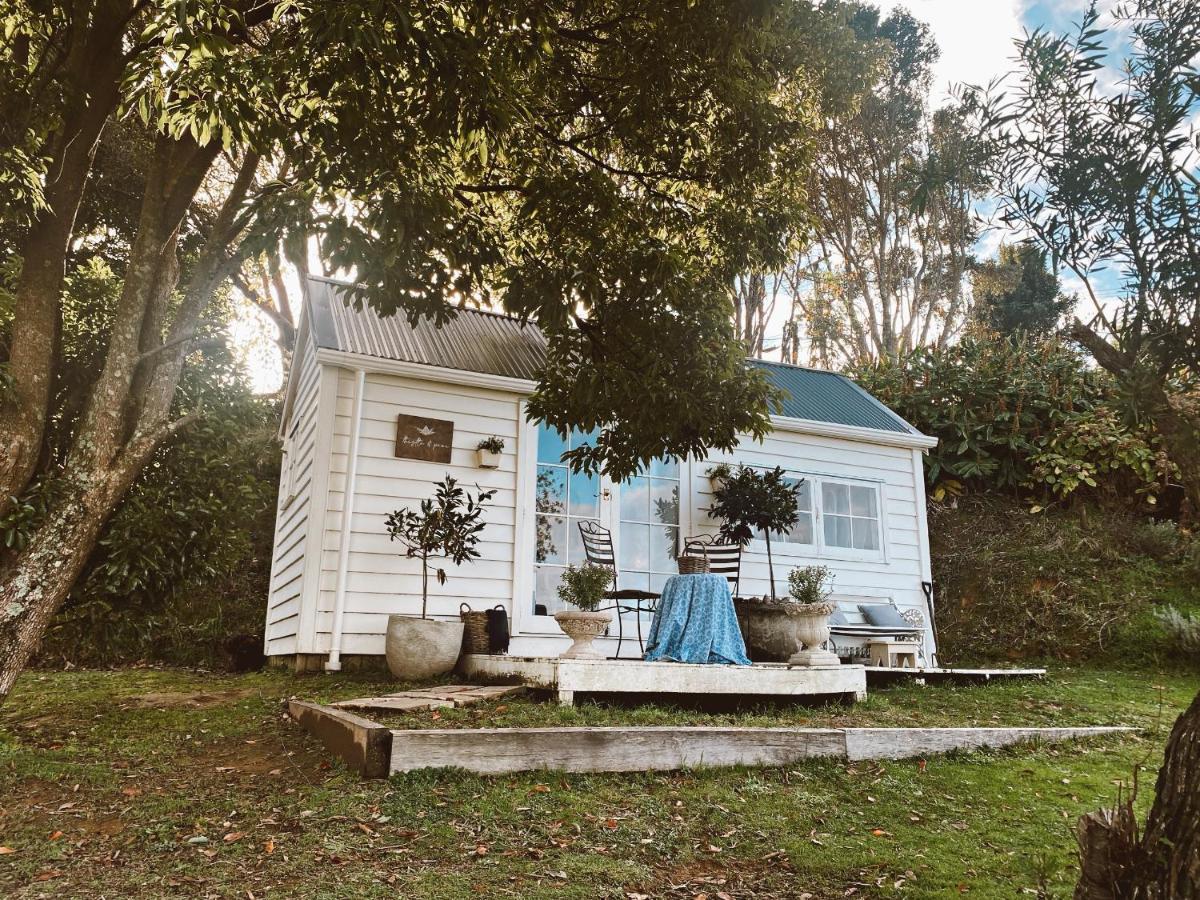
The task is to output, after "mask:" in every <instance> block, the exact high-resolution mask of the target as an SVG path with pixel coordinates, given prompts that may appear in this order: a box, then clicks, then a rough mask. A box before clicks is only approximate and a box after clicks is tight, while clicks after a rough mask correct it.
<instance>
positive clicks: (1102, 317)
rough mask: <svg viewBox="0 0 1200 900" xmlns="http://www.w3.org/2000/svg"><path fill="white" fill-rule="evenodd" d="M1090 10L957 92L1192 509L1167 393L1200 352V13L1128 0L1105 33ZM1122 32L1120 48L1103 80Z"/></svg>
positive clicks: (1015, 219) (993, 165)
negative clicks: (1078, 298)
mask: <svg viewBox="0 0 1200 900" xmlns="http://www.w3.org/2000/svg"><path fill="white" fill-rule="evenodd" d="M1100 17H1101V13H1100V11H1099V10H1098V9H1097V7H1096V5H1095V4H1092V5H1091V6H1089V7H1088V8H1087V10H1086V12H1085V13H1084V14H1083V17H1082V20H1081V22H1080V23H1079V27H1078V28H1077V29H1076V30H1075V32H1074V33H1073V34H1071V35H1066V36H1059V35H1055V34H1052V33H1049V32H1047V31H1045V30H1038V31H1035V32H1034V33H1032V34H1031V35H1029V36H1028V37H1027V38H1026V39H1024V40H1023V41H1021V42H1019V45H1018V49H1019V56H1018V68H1017V70H1016V72H1015V73H1013V76H1011V77H1010V78H1009V79H1007V80H1006V81H1002V82H1000V83H997V84H993V85H991V86H990V87H989V88H988V90H986V91H979V90H975V91H972V92H970V93H969V94H968V96H967V100H968V102H969V103H970V104H971V105H972V106H973V107H974V109H975V118H976V121H977V124H978V128H979V130H980V132H981V134H982V135H983V137H984V139H985V142H986V144H987V147H988V163H987V168H988V170H989V174H990V177H991V180H992V181H993V182H994V185H995V190H996V193H997V196H998V202H999V213H1000V216H1001V218H1002V219H1003V220H1004V221H1005V222H1006V223H1007V224H1008V225H1009V226H1011V227H1014V228H1017V229H1019V230H1020V231H1021V232H1022V233H1024V234H1027V235H1028V236H1029V238H1030V239H1031V240H1033V241H1034V242H1035V243H1037V244H1038V245H1039V246H1040V247H1042V248H1043V249H1045V250H1047V251H1049V252H1050V254H1051V255H1052V257H1053V258H1054V260H1055V261H1056V262H1057V263H1058V264H1060V265H1062V266H1065V267H1066V268H1067V269H1069V270H1070V271H1071V272H1072V273H1074V275H1075V276H1076V277H1077V278H1078V279H1079V280H1080V281H1081V282H1082V284H1083V287H1084V290H1085V292H1086V293H1087V295H1088V297H1089V299H1090V300H1091V301H1092V306H1093V309H1092V311H1091V312H1090V313H1089V315H1090V316H1091V317H1092V318H1091V319H1090V321H1089V322H1088V323H1084V322H1082V321H1079V320H1076V321H1075V323H1074V324H1073V325H1072V327H1071V334H1072V335H1073V336H1074V337H1075V338H1076V339H1078V340H1079V341H1080V342H1081V343H1083V344H1084V346H1086V347H1087V349H1088V351H1089V352H1091V353H1092V355H1093V356H1094V357H1095V359H1096V362H1097V363H1099V364H1100V365H1101V366H1102V367H1103V368H1105V369H1106V370H1108V371H1110V372H1112V373H1113V374H1114V375H1115V376H1117V377H1118V378H1119V379H1120V381H1121V383H1122V387H1123V389H1124V390H1125V391H1126V392H1127V394H1128V396H1129V399H1130V402H1131V406H1132V407H1133V408H1134V409H1135V410H1136V411H1137V412H1138V414H1139V415H1141V416H1144V417H1146V418H1149V419H1152V420H1154V421H1155V422H1156V424H1157V425H1158V427H1159V430H1160V431H1161V432H1162V434H1163V436H1164V438H1165V439H1166V440H1167V442H1168V443H1169V445H1170V447H1171V452H1172V455H1173V457H1174V461H1175V463H1176V464H1177V465H1178V466H1179V467H1180V475H1181V479H1182V481H1183V483H1184V485H1185V487H1186V488H1187V491H1188V495H1189V497H1190V499H1191V501H1192V503H1193V505H1194V507H1195V508H1196V509H1200V451H1198V450H1197V447H1198V446H1200V416H1198V415H1196V414H1195V411H1194V410H1193V412H1192V414H1190V415H1188V414H1184V413H1183V412H1182V411H1181V410H1179V409H1178V408H1176V407H1175V406H1174V405H1173V403H1172V402H1171V396H1170V395H1171V394H1172V393H1173V392H1175V391H1179V390H1180V389H1183V390H1188V389H1190V388H1192V387H1194V379H1195V373H1196V371H1197V366H1198V364H1200V340H1198V335H1200V331H1198V330H1197V328H1196V322H1197V321H1200V241H1197V239H1196V235H1197V227H1198V225H1197V223H1200V149H1198V148H1197V146H1196V142H1195V118H1194V117H1195V110H1196V107H1197V104H1200V79H1197V78H1196V68H1195V60H1196V57H1197V54H1200V16H1197V15H1196V6H1195V3H1194V2H1191V0H1135V2H1131V3H1123V4H1120V5H1118V6H1117V7H1115V9H1114V10H1113V12H1112V21H1113V25H1112V26H1111V27H1110V28H1109V30H1108V32H1107V33H1106V29H1105V27H1104V26H1102V25H1101V24H1100ZM1117 42H1119V43H1120V44H1121V45H1123V46H1127V47H1128V48H1129V50H1128V53H1129V55H1128V57H1127V58H1126V59H1125V60H1123V62H1122V63H1121V64H1120V67H1119V70H1120V74H1119V76H1118V77H1119V80H1118V81H1117V82H1116V84H1115V85H1112V84H1109V83H1108V79H1107V78H1106V77H1105V75H1104V74H1103V73H1105V72H1106V69H1107V67H1108V65H1109V62H1110V57H1111V53H1112V51H1111V49H1110V45H1111V44H1115V43H1117ZM1112 272H1115V273H1116V274H1117V275H1118V276H1119V277H1120V278H1121V280H1122V284H1121V287H1120V294H1121V296H1120V302H1119V304H1117V305H1116V307H1115V309H1114V308H1113V304H1111V303H1106V302H1104V300H1103V298H1104V297H1105V295H1106V294H1108V293H1109V292H1110V290H1111V288H1110V286H1109V282H1108V281H1106V280H1105V279H1109V278H1111V275H1110V274H1109V273H1112Z"/></svg>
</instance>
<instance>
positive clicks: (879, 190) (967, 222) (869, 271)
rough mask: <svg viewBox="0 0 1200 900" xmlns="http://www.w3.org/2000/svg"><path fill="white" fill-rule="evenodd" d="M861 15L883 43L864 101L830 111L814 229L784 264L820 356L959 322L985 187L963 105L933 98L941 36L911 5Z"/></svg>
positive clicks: (947, 335) (794, 322)
mask: <svg viewBox="0 0 1200 900" xmlns="http://www.w3.org/2000/svg"><path fill="white" fill-rule="evenodd" d="M851 21H852V23H853V26H854V28H855V30H856V32H857V33H858V34H859V36H860V37H861V38H862V40H863V41H864V42H867V43H869V44H870V45H871V46H873V47H874V48H875V50H876V53H877V56H878V61H877V64H876V68H875V70H874V71H875V79H874V82H873V83H872V85H871V87H870V89H869V90H868V91H867V93H866V96H865V97H864V98H863V100H862V101H861V103H859V104H857V105H855V106H852V107H849V109H848V112H849V114H848V115H847V114H846V111H843V112H841V113H840V114H839V115H835V116H831V117H829V118H827V119H826V120H824V122H823V123H822V126H821V129H820V132H819V135H818V159H817V165H815V166H814V167H813V169H812V175H811V178H810V182H809V193H810V195H811V197H812V202H813V212H814V216H815V224H814V235H815V239H814V240H812V241H797V242H796V246H797V247H799V248H800V252H799V253H798V254H797V255H796V256H795V257H794V258H793V260H792V261H791V263H790V264H789V266H788V267H787V268H786V270H785V276H786V278H787V280H788V282H789V288H790V293H791V295H792V297H793V300H794V310H793V315H792V317H791V322H790V323H789V328H788V329H787V332H789V337H788V344H789V347H788V349H789V350H790V351H791V353H793V354H794V353H795V352H796V348H797V347H798V342H797V341H796V340H795V338H796V337H797V335H799V334H800V333H804V334H805V336H806V337H807V338H808V341H809V346H810V357H811V361H812V362H813V363H815V364H819V365H824V366H832V365H837V364H840V363H845V362H866V361H869V360H872V359H893V360H894V359H898V358H899V357H900V356H901V355H903V354H904V353H906V352H907V351H909V350H911V349H913V348H914V347H920V346H928V345H931V344H940V343H944V342H946V341H947V340H949V339H951V338H952V337H953V336H954V335H955V334H957V332H958V330H959V329H960V328H961V326H962V324H963V321H964V318H965V315H966V312H967V307H968V302H967V301H968V291H967V287H968V285H967V275H968V272H969V269H970V266H971V263H972V251H973V246H974V243H975V239H976V237H977V233H976V227H975V219H974V216H973V213H972V205H973V203H974V200H975V198H976V194H977V191H978V190H979V188H981V187H982V181H981V179H980V176H979V173H978V169H977V158H976V154H975V146H974V141H973V140H972V139H971V135H970V134H969V132H968V129H967V126H966V123H965V122H964V121H963V117H962V115H961V111H960V110H959V109H958V108H957V107H955V106H949V107H945V108H942V109H938V110H936V111H935V110H933V109H932V108H931V104H930V87H931V82H932V67H933V64H934V62H936V60H937V58H938V54H939V51H938V47H937V44H936V43H935V42H934V40H933V37H932V35H931V34H930V32H929V27H928V26H927V25H925V24H924V23H922V22H919V21H918V20H916V19H915V18H913V17H912V16H911V15H910V14H909V13H907V12H905V11H904V10H898V11H896V12H893V13H892V14H891V15H889V16H888V17H887V18H881V17H880V13H879V11H878V10H877V9H875V8H872V7H862V8H859V9H857V10H856V11H855V13H854V15H853V17H852V20H851Z"/></svg>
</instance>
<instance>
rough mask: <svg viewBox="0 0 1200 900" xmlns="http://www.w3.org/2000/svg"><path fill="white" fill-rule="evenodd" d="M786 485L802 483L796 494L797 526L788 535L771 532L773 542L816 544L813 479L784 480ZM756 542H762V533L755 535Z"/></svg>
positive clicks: (757, 532)
mask: <svg viewBox="0 0 1200 900" xmlns="http://www.w3.org/2000/svg"><path fill="white" fill-rule="evenodd" d="M783 480H784V482H785V483H787V484H791V485H794V484H796V483H797V482H800V490H799V491H798V492H797V494H796V513H797V517H796V524H795V525H793V526H792V527H791V529H790V530H789V531H788V532H787V533H786V534H778V533H777V532H771V542H772V543H775V542H777V541H782V542H783V543H785V544H815V543H816V542H817V539H816V531H815V529H814V528H813V488H812V479H809V478H805V479H801V478H784V479H783ZM754 537H755V539H756V540H760V541H761V540H762V539H763V534H762V531H756V532H755V534H754Z"/></svg>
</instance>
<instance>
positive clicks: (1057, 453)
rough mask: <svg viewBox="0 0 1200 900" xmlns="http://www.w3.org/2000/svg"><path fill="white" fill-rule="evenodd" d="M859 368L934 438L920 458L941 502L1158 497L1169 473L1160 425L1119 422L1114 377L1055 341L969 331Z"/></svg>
mask: <svg viewBox="0 0 1200 900" xmlns="http://www.w3.org/2000/svg"><path fill="white" fill-rule="evenodd" d="M854 374H855V377H856V378H857V379H858V381H859V382H860V383H861V384H862V386H863V387H865V388H866V389H867V390H869V391H870V392H871V393H873V394H874V395H875V396H877V397H878V398H879V399H880V400H881V401H883V402H884V403H885V404H887V405H888V406H889V407H890V408H892V409H894V410H895V411H896V412H897V413H899V414H900V415H901V416H902V417H903V418H904V419H905V420H906V421H908V422H910V423H911V424H912V425H914V426H915V427H916V428H918V429H919V430H921V431H923V432H924V433H926V434H930V435H932V436H934V437H936V438H938V445H937V446H936V447H934V448H932V449H931V450H930V451H929V453H928V455H927V456H926V459H925V466H926V477H927V478H928V480H929V483H930V484H931V485H932V486H933V491H932V496H933V497H934V498H935V499H938V498H940V497H942V496H944V495H945V494H947V493H956V492H958V491H961V490H963V489H966V488H971V489H975V490H988V489H1002V490H1020V491H1024V492H1027V493H1028V494H1029V495H1030V496H1031V497H1032V498H1033V499H1035V500H1037V501H1040V502H1043V503H1044V502H1048V501H1049V500H1051V499H1061V498H1064V497H1067V496H1070V495H1072V494H1073V493H1075V492H1077V491H1080V490H1081V489H1083V490H1085V491H1094V492H1103V493H1109V494H1137V495H1143V496H1145V498H1146V500H1147V501H1148V502H1150V503H1153V502H1154V498H1155V492H1156V491H1157V490H1159V489H1161V488H1162V487H1163V486H1164V485H1165V483H1166V481H1167V479H1168V477H1169V476H1170V474H1171V473H1172V471H1173V470H1172V467H1171V464H1170V462H1169V461H1168V460H1167V458H1166V455H1165V454H1164V453H1163V451H1162V449H1161V446H1160V441H1159V439H1158V437H1157V436H1156V434H1155V433H1154V431H1153V430H1151V429H1150V428H1148V427H1146V426H1138V425H1129V424H1127V423H1126V422H1124V421H1123V420H1122V417H1121V414H1120V412H1119V410H1120V409H1122V408H1123V405H1122V403H1121V397H1120V395H1119V394H1118V393H1117V391H1116V389H1115V387H1114V385H1113V382H1112V379H1111V378H1109V377H1108V376H1107V375H1106V374H1105V373H1103V372H1099V371H1097V370H1095V369H1093V368H1089V367H1088V366H1087V365H1086V364H1085V363H1084V361H1083V359H1082V358H1081V357H1080V355H1079V354H1078V353H1077V352H1075V351H1074V350H1073V349H1071V348H1070V347H1068V346H1067V345H1066V344H1064V343H1063V342H1061V341H1059V340H1056V339H1037V338H1033V337H1027V336H1023V335H1022V336H1017V337H1012V338H1003V337H997V336H986V335H985V336H967V337H964V338H963V339H962V340H961V341H959V342H957V343H955V344H953V345H952V346H948V347H939V348H923V349H918V350H916V351H914V352H913V353H911V354H909V355H908V356H906V357H904V358H903V359H901V360H899V361H898V362H896V363H887V362H882V363H879V364H876V365H873V366H867V367H861V368H859V369H858V370H857V371H856V372H855V373H854Z"/></svg>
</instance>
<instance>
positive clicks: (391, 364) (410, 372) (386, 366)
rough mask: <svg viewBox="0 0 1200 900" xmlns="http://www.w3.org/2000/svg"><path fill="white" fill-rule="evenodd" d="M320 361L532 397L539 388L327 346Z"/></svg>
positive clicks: (524, 382)
mask: <svg viewBox="0 0 1200 900" xmlns="http://www.w3.org/2000/svg"><path fill="white" fill-rule="evenodd" d="M317 361H318V362H320V363H324V364H326V365H331V366H342V367H343V368H347V369H362V370H363V371H365V372H376V373H379V374H383V375H404V376H408V377H409V378H419V379H421V380H423V381H441V382H445V383H448V384H461V385H467V386H470V387H481V388H488V389H490V390H495V391H504V392H506V393H511V394H532V393H533V391H534V388H536V387H537V383H536V382H534V381H530V380H528V379H525V378H511V377H509V376H507V375H492V374H491V373H489V372H472V371H469V370H467V369H450V368H446V367H445V366H431V365H428V364H426V363H414V362H406V361H403V360H399V359H385V358H384V357H381V356H367V355H366V354H363V353H347V352H346V351H344V350H330V349H329V348H327V347H319V348H317Z"/></svg>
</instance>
